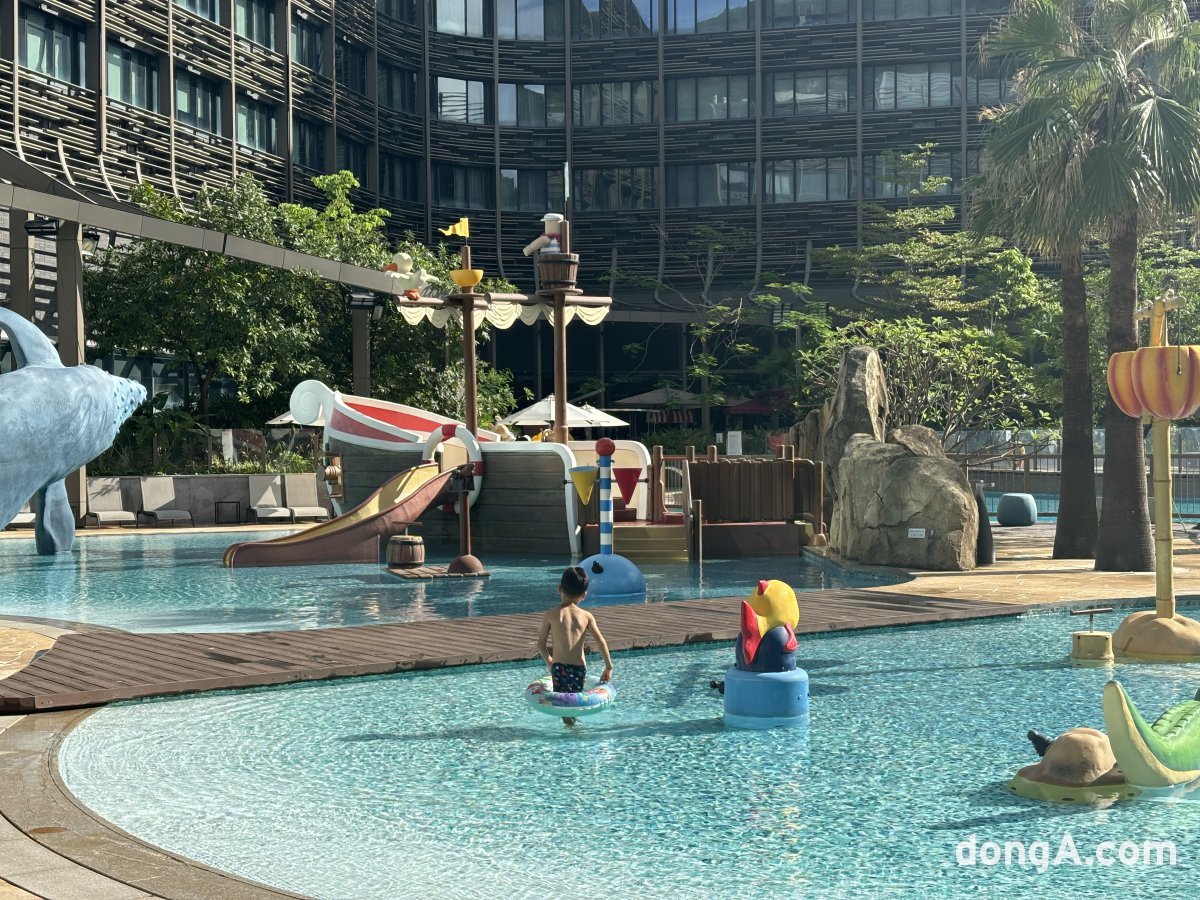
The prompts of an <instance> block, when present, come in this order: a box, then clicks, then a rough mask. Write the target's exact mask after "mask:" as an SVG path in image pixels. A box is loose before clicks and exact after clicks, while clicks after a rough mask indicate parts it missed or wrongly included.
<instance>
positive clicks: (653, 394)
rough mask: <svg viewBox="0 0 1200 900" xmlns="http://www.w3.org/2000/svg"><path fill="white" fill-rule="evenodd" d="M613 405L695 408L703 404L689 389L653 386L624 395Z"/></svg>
mask: <svg viewBox="0 0 1200 900" xmlns="http://www.w3.org/2000/svg"><path fill="white" fill-rule="evenodd" d="M613 405H614V406H643V407H645V406H673V407H676V408H684V409H695V408H696V407H697V406H703V404H702V403H701V402H700V400H698V399H697V398H696V395H695V394H693V393H692V392H691V391H681V390H679V388H670V387H666V388H655V389H654V390H652V391H646V393H644V394H637V395H635V396H633V397H626V398H624V399H623V400H618V401H616V402H615V403H614V404H613Z"/></svg>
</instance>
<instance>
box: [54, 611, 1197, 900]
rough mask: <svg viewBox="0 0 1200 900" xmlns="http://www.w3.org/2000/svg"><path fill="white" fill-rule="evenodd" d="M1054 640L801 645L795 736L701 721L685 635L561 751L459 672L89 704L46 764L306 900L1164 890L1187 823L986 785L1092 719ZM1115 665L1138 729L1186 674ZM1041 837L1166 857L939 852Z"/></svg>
mask: <svg viewBox="0 0 1200 900" xmlns="http://www.w3.org/2000/svg"><path fill="white" fill-rule="evenodd" d="M801 606H802V608H803V598H801ZM1117 621H1118V614H1112V615H1108V616H1102V617H1099V618H1098V621H1097V624H1098V625H1101V626H1103V627H1111V626H1114V625H1115V624H1116V622H1117ZM1075 625H1076V622H1075V620H1071V619H1070V618H1069V617H1068V616H1067V615H1065V614H1064V613H1061V612H1055V613H1039V614H1033V615H1028V616H1023V617H1020V618H1013V619H999V620H984V621H977V622H971V623H964V624H950V625H937V626H925V627H916V628H900V629H896V628H893V629H883V630H878V631H873V632H859V633H839V634H830V635H823V636H819V637H818V636H811V635H806V636H802V637H801V638H800V642H801V645H800V656H801V659H802V662H803V664H804V665H805V666H806V668H807V669H808V670H809V673H810V675H811V678H812V724H811V727H810V728H809V729H808V730H807V731H799V730H786V729H783V730H774V731H766V732H752V731H728V730H726V729H725V728H724V727H723V726H722V725H721V723H720V715H721V701H720V698H719V696H718V695H717V694H716V692H714V691H712V690H710V689H709V688H708V686H707V685H708V681H709V680H710V679H711V678H713V677H718V676H719V673H720V672H722V671H723V669H724V667H725V666H726V665H727V664H728V663H729V662H730V661H731V658H732V655H733V654H732V650H731V648H729V647H728V646H718V645H706V646H704V647H700V648H680V649H673V650H668V651H653V652H649V651H643V652H637V653H623V654H618V656H617V659H616V667H615V676H616V684H617V686H618V690H619V691H620V696H619V698H618V700H617V702H616V704H614V706H613V707H612V708H611V709H610V710H608V711H606V712H605V713H604V714H603V715H600V716H596V717H594V718H592V719H590V720H587V721H586V722H585V723H584V724H583V725H582V726H581V728H580V729H579V731H578V732H575V733H572V732H567V731H566V729H564V728H563V727H562V725H561V724H560V723H559V722H558V721H556V720H552V719H551V718H550V717H548V716H544V715H540V714H539V713H537V712H536V711H534V710H532V709H529V708H527V707H526V706H525V705H524V704H523V703H522V701H521V691H522V689H523V688H524V686H525V684H526V683H527V682H528V681H530V680H531V679H532V678H533V677H534V676H535V675H538V674H540V673H539V669H538V667H536V666H533V665H529V664H522V665H504V666H486V667H483V666H480V667H472V668H468V669H458V670H441V671H436V672H426V673H419V674H418V673H410V674H405V675H399V676H388V677H377V678H369V679H361V680H347V681H339V682H333V683H326V684H307V685H302V686H295V687H289V688H282V689H279V688H276V689H262V690H257V691H251V692H243V693H226V694H212V695H206V696H197V697H192V698H179V699H168V700H160V701H148V702H141V703H131V704H125V705H120V706H112V707H108V708H106V709H102V710H100V711H99V712H97V713H96V714H94V715H92V716H90V717H89V718H88V719H86V720H85V721H84V722H83V723H82V725H81V726H80V727H79V728H78V729H76V730H75V731H74V732H72V733H71V734H70V735H69V736H68V737H67V738H66V740H65V742H64V743H63V745H62V751H61V755H60V759H59V761H60V766H61V769H62V771H63V773H64V776H65V780H66V783H67V785H68V786H69V787H70V789H71V790H72V791H73V792H75V793H76V795H77V796H78V797H79V798H80V799H81V800H82V801H83V802H84V803H85V804H86V805H87V806H89V807H90V808H92V809H93V810H95V811H96V812H97V813H99V814H100V815H101V816H103V817H105V818H107V819H109V820H111V821H113V822H115V823H116V824H117V825H118V826H120V827H121V828H124V829H126V830H127V831H130V832H132V833H133V834H135V835H136V836H138V837H140V838H142V839H144V840H147V841H150V842H152V843H154V844H157V845H159V846H162V847H165V848H167V849H170V850H172V851H174V852H177V853H180V854H183V855H184V856H187V857H191V858H193V859H198V860H200V861H202V862H205V863H207V864H209V865H212V866H216V867H217V868H221V869H225V870H228V871H233V872H236V873H238V874H241V875H244V876H248V877H250V878H255V879H259V880H262V881H266V882H268V883H271V884H275V885H279V886H282V887H286V888H290V889H292V890H295V891H300V892H303V893H307V894H311V895H314V896H317V897H322V898H346V897H354V898H371V897H379V898H400V897H423V898H424V897H439V898H440V897H450V898H469V897H489V898H490V897H519V896H524V897H542V896H571V897H576V896H579V897H583V896H614V897H672V898H674V897H685V898H690V897H695V898H707V897H714V898H716V897H721V898H725V897H735V896H736V897H754V898H759V897H769V898H774V897H779V898H784V897H787V898H794V897H803V896H821V897H857V896H886V897H900V896H902V897H930V898H934V897H936V898H942V897H958V896H967V895H969V896H973V897H978V896H983V897H1010V896H1014V895H1015V896H1034V895H1036V896H1038V897H1039V898H1058V897H1063V898H1066V897H1072V898H1083V897H1098V896H1113V895H1120V894H1121V893H1125V892H1128V893H1131V894H1132V893H1133V892H1135V891H1136V892H1138V893H1139V894H1150V893H1153V892H1155V891H1158V892H1170V894H1171V895H1178V894H1179V893H1180V891H1181V888H1180V886H1182V885H1187V884H1195V883H1196V879H1197V875H1198V874H1200V805H1197V804H1194V803H1189V802H1176V803H1166V802H1132V803H1126V804H1120V805H1117V806H1114V807H1112V808H1110V809H1104V810H1101V809H1097V808H1095V807H1086V808H1072V807H1063V806H1049V805H1044V804H1040V803H1036V802H1034V801H1031V800H1026V799H1023V798H1021V797H1017V796H1015V795H1013V794H1011V793H1010V792H1008V790H1007V789H1006V788H1005V786H1004V782H1006V781H1007V780H1008V778H1009V777H1010V776H1011V775H1012V774H1013V773H1014V772H1015V771H1016V770H1017V768H1019V767H1020V766H1022V765H1025V764H1028V763H1030V762H1033V761H1034V760H1035V759H1036V755H1035V754H1034V752H1033V749H1032V747H1031V746H1030V744H1029V743H1028V741H1027V740H1026V739H1025V737H1024V734H1025V731H1026V730H1027V729H1029V728H1036V729H1038V730H1041V731H1044V732H1046V733H1048V734H1052V735H1053V734H1057V733H1059V732H1061V731H1063V730H1065V729H1067V728H1069V727H1072V726H1076V725H1090V726H1093V727H1102V726H1103V719H1102V715H1101V711H1100V695H1101V689H1102V687H1103V684H1104V682H1105V680H1106V679H1107V678H1108V672H1107V671H1106V670H1103V669H1079V668H1072V667H1071V666H1069V665H1068V664H1067V662H1066V660H1065V655H1066V653H1067V651H1068V648H1069V645H1070V631H1071V630H1072V628H1073V627H1075ZM1117 673H1118V677H1119V678H1120V679H1121V681H1122V682H1123V683H1124V684H1125V685H1126V687H1127V688H1128V689H1129V691H1130V693H1131V695H1132V696H1133V697H1134V699H1135V701H1136V702H1137V703H1138V704H1139V705H1140V706H1141V707H1142V708H1143V709H1145V710H1148V711H1154V712H1155V714H1157V712H1158V711H1160V710H1161V709H1163V708H1164V707H1165V706H1167V705H1168V704H1171V703H1174V702H1176V701H1178V700H1180V699H1182V698H1184V697H1186V696H1190V695H1191V694H1192V693H1194V691H1195V689H1196V686H1197V683H1200V667H1197V666H1155V665H1139V666H1123V667H1120V668H1119V669H1118V670H1117ZM1068 834H1069V835H1071V839H1072V840H1073V841H1074V843H1075V845H1076V846H1077V848H1078V850H1079V853H1080V855H1081V858H1087V857H1090V856H1091V854H1092V853H1093V851H1094V849H1095V847H1096V846H1097V844H1098V843H1099V842H1101V841H1104V840H1114V841H1117V842H1121V841H1124V840H1132V841H1136V842H1139V843H1140V842H1142V841H1145V840H1160V839H1165V840H1172V841H1174V842H1175V843H1176V845H1177V862H1178V865H1177V866H1175V867H1165V866H1164V867H1154V866H1147V867H1126V866H1124V865H1121V864H1117V865H1115V866H1112V867H1111V868H1100V867H1097V866H1086V865H1080V866H1073V865H1068V864H1066V863H1062V864H1060V865H1050V866H1049V867H1048V868H1047V870H1046V871H1045V872H1044V873H1041V874H1039V873H1038V872H1037V871H1034V870H1032V869H1029V868H1026V869H1021V868H1018V867H1009V868H1006V867H1004V866H1003V865H999V866H990V867H988V866H983V865H982V864H977V865H975V866H960V865H959V864H958V863H957V861H956V848H957V847H958V845H959V844H960V842H963V841H967V840H969V838H970V836H971V835H975V836H976V839H977V845H979V846H981V845H982V842H984V841H997V842H1000V843H1003V842H1005V841H1018V840H1019V841H1025V842H1033V841H1046V842H1048V843H1049V844H1050V846H1051V847H1053V848H1054V849H1053V852H1052V857H1053V855H1054V854H1056V853H1057V851H1058V849H1059V848H1060V847H1061V846H1062V843H1063V840H1064V835H1068ZM964 858H965V850H964ZM1013 858H1014V859H1015V856H1014V857H1013ZM1185 892H1186V891H1185Z"/></svg>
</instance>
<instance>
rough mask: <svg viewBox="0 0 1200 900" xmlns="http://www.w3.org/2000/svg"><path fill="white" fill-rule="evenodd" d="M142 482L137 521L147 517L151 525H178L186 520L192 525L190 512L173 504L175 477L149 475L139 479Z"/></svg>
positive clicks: (174, 502)
mask: <svg viewBox="0 0 1200 900" xmlns="http://www.w3.org/2000/svg"><path fill="white" fill-rule="evenodd" d="M140 480H141V483H142V505H141V508H140V509H138V511H137V518H138V521H139V522H141V520H142V519H143V518H145V519H149V520H150V524H151V525H178V524H179V523H180V522H186V523H187V524H188V525H194V524H195V522H194V521H193V520H192V514H191V513H190V512H189V511H188V510H186V509H178V508H177V507H176V506H175V504H176V503H177V502H178V501H177V500H176V499H175V479H174V478H172V477H171V476H170V475H151V476H147V477H145V478H142V479H140Z"/></svg>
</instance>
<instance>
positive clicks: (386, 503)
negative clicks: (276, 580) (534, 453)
mask: <svg viewBox="0 0 1200 900" xmlns="http://www.w3.org/2000/svg"><path fill="white" fill-rule="evenodd" d="M453 474H454V469H449V470H447V471H445V472H439V471H438V467H437V464H436V463H421V464H420V465H418V466H413V467H412V468H411V469H405V470H404V471H403V472H401V473H400V474H399V475H396V476H394V477H392V478H391V479H389V480H388V481H386V482H384V484H383V487H381V488H379V490H377V491H376V492H375V493H373V494H372V495H371V496H369V497H368V498H367V499H366V500H364V501H363V502H362V503H360V504H358V506H356V507H354V509H352V510H349V511H348V512H345V513H343V514H342V515H340V516H337V517H336V518H333V519H330V520H329V521H327V522H319V523H317V524H316V525H314V526H312V527H311V528H306V529H305V530H304V531H301V532H298V533H296V534H289V535H285V536H283V537H278V538H274V539H272V540H267V541H246V542H244V543H241V544H234V545H233V546H231V547H229V548H228V549H227V550H226V551H225V565H226V566H227V567H229V568H241V567H243V566H311V565H329V564H335V563H378V562H379V561H380V560H381V559H382V555H383V551H384V547H385V545H386V542H387V539H388V538H389V537H391V536H392V535H394V534H400V533H401V532H402V531H403V530H404V526H406V525H411V524H412V523H413V522H416V521H417V520H418V519H419V518H420V517H421V515H422V513H424V512H425V510H426V509H428V508H429V506H430V505H431V504H432V503H433V501H434V500H436V499H437V496H438V495H439V494H440V493H441V492H442V490H443V489H444V488H445V487H446V482H447V481H449V480H450V476H451V475H453Z"/></svg>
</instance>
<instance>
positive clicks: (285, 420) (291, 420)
mask: <svg viewBox="0 0 1200 900" xmlns="http://www.w3.org/2000/svg"><path fill="white" fill-rule="evenodd" d="M267 424H268V425H276V426H280V425H295V426H296V427H298V428H324V427H325V416H323V415H322V416H318V417H317V421H315V422H313V423H312V424H310V425H301V424H300V423H299V422H297V421H296V417H295V416H293V415H292V414H291V412H285V413H284V414H283V415H282V416H276V417H275V418H273V419H271V420H270V421H269V422H267Z"/></svg>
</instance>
